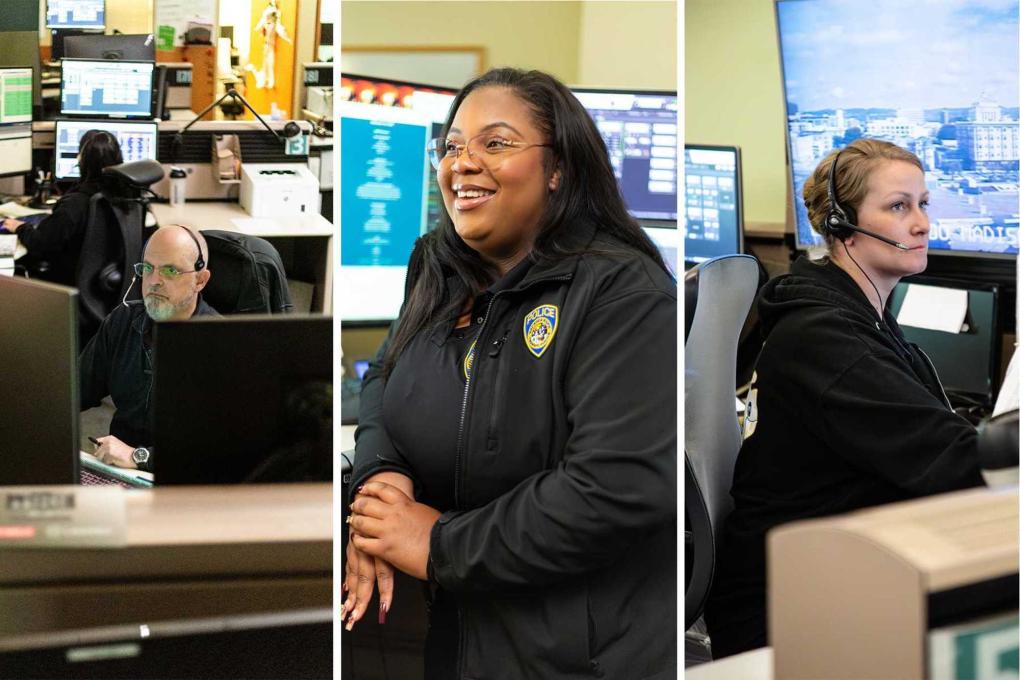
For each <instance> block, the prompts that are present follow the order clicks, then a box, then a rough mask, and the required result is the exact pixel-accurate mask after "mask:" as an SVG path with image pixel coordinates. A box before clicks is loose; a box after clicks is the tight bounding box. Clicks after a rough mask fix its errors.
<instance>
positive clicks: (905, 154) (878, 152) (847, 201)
mask: <svg viewBox="0 0 1020 680" xmlns="http://www.w3.org/2000/svg"><path fill="white" fill-rule="evenodd" d="M837 154H839V164H838V165H837V166H836V198H837V200H838V201H839V204H840V206H842V207H843V209H844V210H846V212H847V217H848V219H849V221H850V222H851V223H856V220H857V215H856V213H857V209H858V208H859V207H860V206H861V203H863V202H864V197H865V196H866V195H867V193H868V177H870V176H871V172H872V170H874V169H875V168H876V167H878V165H879V164H881V163H883V162H884V161H906V162H907V163H910V164H911V165H915V166H917V168H918V169H919V170H921V171H922V172H923V171H924V166H923V165H922V164H921V159H920V158H918V157H917V156H915V155H914V154H913V153H911V152H909V151H907V150H906V149H904V148H902V147H899V146H896V145H895V144H893V143H892V142H885V141H882V140H880V139H867V138H863V137H862V138H860V139H855V140H854V141H853V142H851V143H850V144H848V145H847V146H845V147H844V148H843V149H841V150H840V149H834V150H833V151H831V152H830V153H829V155H828V156H826V157H825V158H823V159H822V162H821V163H819V164H818V167H817V168H815V171H814V172H813V173H811V176H810V177H808V178H807V181H806V182H804V207H805V208H807V213H808V219H809V220H810V221H811V228H812V229H814V230H815V231H816V232H817V233H818V234H820V235H821V236H822V237H824V238H825V243H826V244H828V245H829V246H830V247H831V246H832V243H833V241H834V237H833V235H832V230H831V229H830V228H829V226H828V224H826V221H825V220H826V218H827V217H828V216H829V211H830V210H831V209H832V205H831V203H830V201H829V169H830V168H831V167H832V163H833V161H835V160H836V155H837Z"/></svg>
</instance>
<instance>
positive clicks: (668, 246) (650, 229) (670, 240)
mask: <svg viewBox="0 0 1020 680" xmlns="http://www.w3.org/2000/svg"><path fill="white" fill-rule="evenodd" d="M642 229H644V231H645V234H646V235H647V236H648V238H650V239H651V240H652V243H654V244H655V247H656V248H658V249H659V253H660V254H661V255H662V259H663V260H664V261H665V262H666V266H667V267H669V270H670V271H671V272H672V273H673V276H674V277H675V276H676V275H677V272H678V271H679V268H678V265H679V263H680V234H679V233H678V232H677V229H676V227H669V226H665V225H663V226H650V225H645V226H643V227H642Z"/></svg>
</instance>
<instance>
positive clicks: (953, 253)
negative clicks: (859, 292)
mask: <svg viewBox="0 0 1020 680" xmlns="http://www.w3.org/2000/svg"><path fill="white" fill-rule="evenodd" d="M815 1H817V0H772V13H773V17H774V19H775V27H776V49H777V51H778V53H779V79H780V83H781V85H782V88H783V138H784V140H785V142H786V186H787V195H788V196H789V197H790V201H787V206H786V207H787V214H788V215H792V220H793V222H792V224H787V225H786V226H787V228H789V229H792V230H793V242H794V244H795V249H796V250H797V251H801V252H804V253H806V252H808V251H813V250H820V249H822V250H828V248H827V246H826V245H825V243H824V242H823V243H820V244H818V243H802V242H801V240H800V232H799V231H798V229H797V203H796V202H797V200H798V197H797V195H796V191H797V183H796V182H795V181H794V179H793V160H792V159H793V149H792V146H791V144H792V140H791V139H790V125H789V121H790V110H789V109H790V107H789V106H788V104H789V99H788V97H787V96H786V64H785V63H784V62H783V36H782V31H781V30H780V26H779V5H780V4H781V3H784V2H789V3H793V2H815ZM791 201H792V203H791ZM791 208H792V211H791ZM812 231H814V226H813V225H812ZM815 233H817V232H815ZM928 255H929V257H931V256H935V257H942V256H947V257H970V258H981V259H993V260H1010V259H1015V258H1016V257H1018V255H1020V254H1016V253H989V252H986V251H983V250H946V249H944V248H934V249H933V248H929V249H928Z"/></svg>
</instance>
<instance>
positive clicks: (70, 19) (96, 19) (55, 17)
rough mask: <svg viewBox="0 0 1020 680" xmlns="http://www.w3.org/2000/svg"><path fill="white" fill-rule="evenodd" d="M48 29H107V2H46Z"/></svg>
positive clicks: (92, 0)
mask: <svg viewBox="0 0 1020 680" xmlns="http://www.w3.org/2000/svg"><path fill="white" fill-rule="evenodd" d="M46 28H106V0H46Z"/></svg>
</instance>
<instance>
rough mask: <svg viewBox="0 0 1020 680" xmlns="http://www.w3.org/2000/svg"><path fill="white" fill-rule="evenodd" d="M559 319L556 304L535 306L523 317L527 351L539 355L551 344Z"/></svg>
mask: <svg viewBox="0 0 1020 680" xmlns="http://www.w3.org/2000/svg"><path fill="white" fill-rule="evenodd" d="M559 320H560V308H559V307H557V306H556V305H541V306H539V307H535V308H534V309H533V310H531V311H530V312H528V314H527V316H525V317H524V344H525V345H526V346H527V348H528V351H529V352H531V353H532V354H533V355H535V356H536V357H541V356H542V355H543V354H545V351H546V350H547V349H549V345H550V344H552V341H553V337H554V336H555V335H556V327H557V325H558V324H559Z"/></svg>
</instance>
